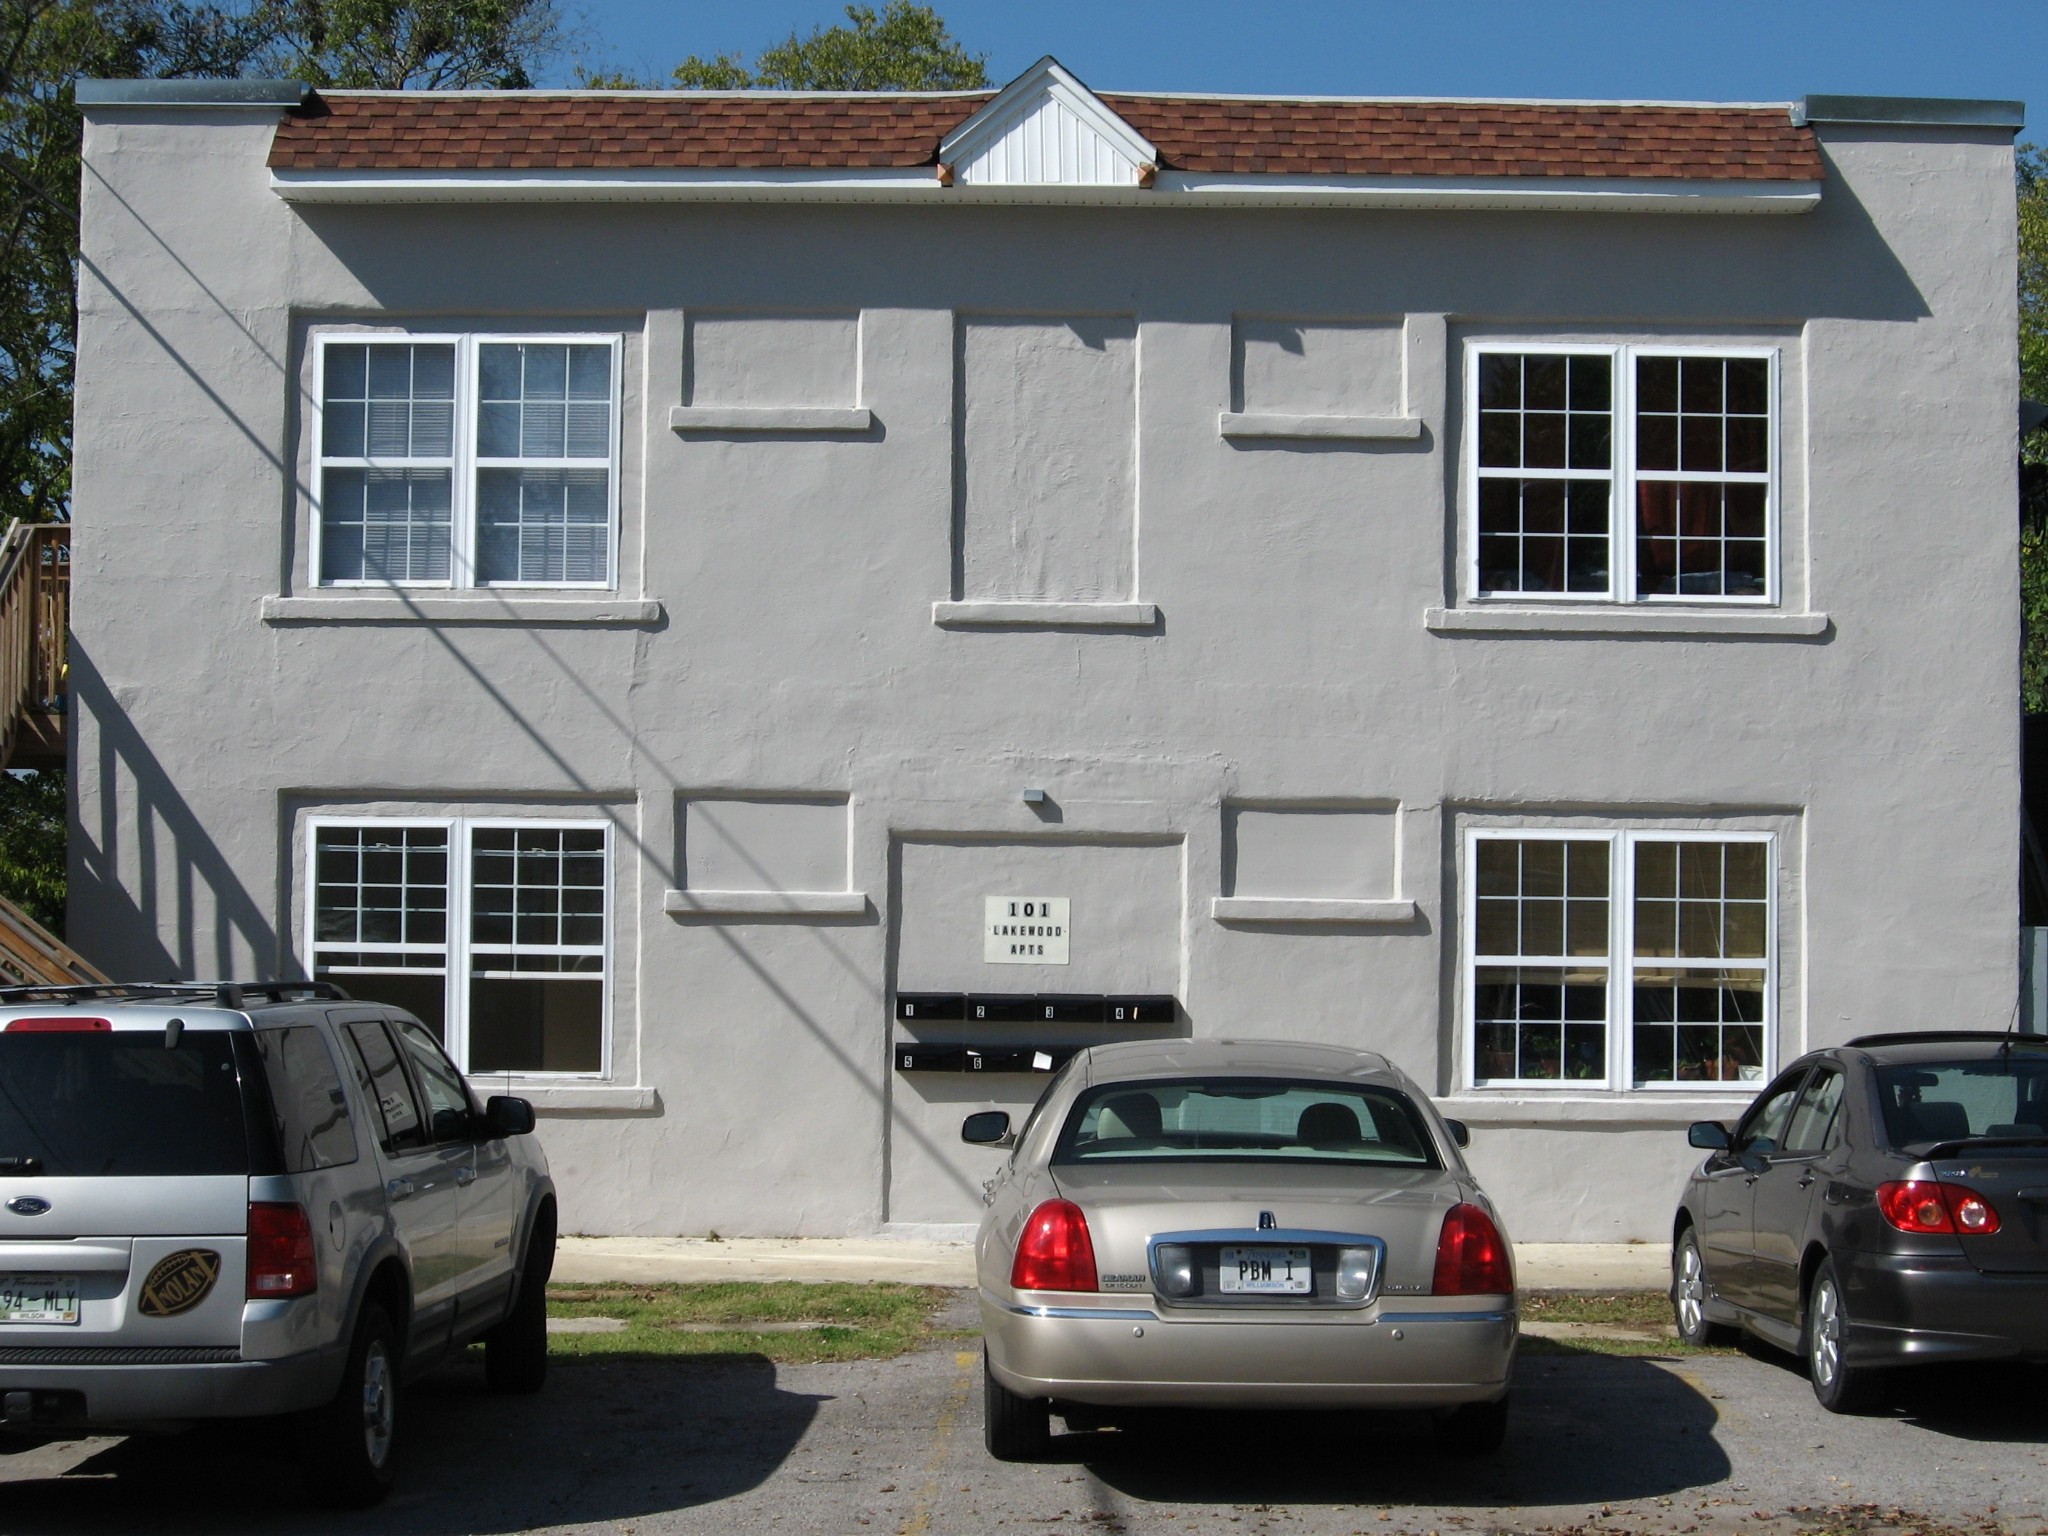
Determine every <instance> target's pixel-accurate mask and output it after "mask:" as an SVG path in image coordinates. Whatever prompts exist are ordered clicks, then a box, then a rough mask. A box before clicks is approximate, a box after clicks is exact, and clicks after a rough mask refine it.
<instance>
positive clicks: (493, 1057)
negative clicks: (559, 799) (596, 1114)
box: [306, 816, 612, 1077]
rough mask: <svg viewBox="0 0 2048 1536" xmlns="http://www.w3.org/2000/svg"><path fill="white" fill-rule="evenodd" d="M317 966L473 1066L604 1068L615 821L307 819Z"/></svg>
mask: <svg viewBox="0 0 2048 1536" xmlns="http://www.w3.org/2000/svg"><path fill="white" fill-rule="evenodd" d="M306 839H307V843H306V870H307V890H308V898H307V901H306V928H307V935H306V953H307V955H308V956H309V957H310V963H311V966H312V971H313V975H314V976H315V977H316V978H317V979H320V980H331V981H334V982H337V983H339V984H340V985H341V986H343V987H345V988H347V989H348V991H349V992H350V994H351V995H353V996H356V997H361V998H365V999H368V1000H371V1001H374V1002H383V1003H392V1004H395V1005H397V1006H398V1007H401V1008H404V1009H406V1010H407V1011H408V1012H410V1013H412V1014H414V1015H416V1016H417V1017H418V1018H419V1019H420V1020H421V1021H422V1022H423V1023H425V1024H426V1025H427V1026H428V1027H429V1028H431V1029H432V1030H433V1031H434V1033H435V1034H436V1035H437V1036H438V1037H439V1038H440V1039H441V1041H442V1043H443V1044H444V1045H446V1046H447V1048H448V1053H449V1055H450V1056H452V1057H453V1058H454V1059H455V1061H456V1063H457V1064H458V1065H459V1066H461V1067H462V1069H463V1070H464V1071H466V1072H510V1073H516V1074H519V1075H522V1076H531V1075H536V1074H545V1073H562V1074H569V1075H573V1076H579V1077H601V1076H604V1075H606V1073H607V1072H608V1071H609V1067H610V1062H609V1057H608V1053H607V1042H608V1041H609V1039H610V1029H609V1027H608V1023H609V1017H610V1011H611V1009H610V995H611V987H610V985H609V982H610V977H611V936H612V927H611V914H610V894H609V893H610V890H611V836H610V828H609V826H608V824H607V823H605V822H602V821H584V820H559V821H557V820H537V819H529V818H518V819H513V818H502V817H439V818H419V817H405V818H356V817H336V816H315V817H309V818H308V819H307V824H306Z"/></svg>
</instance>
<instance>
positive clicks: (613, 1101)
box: [470, 1073, 661, 1115]
mask: <svg viewBox="0 0 2048 1536" xmlns="http://www.w3.org/2000/svg"><path fill="white" fill-rule="evenodd" d="M470 1086H471V1087H473V1088H475V1089H476V1091H477V1092H478V1093H480V1094H482V1095H483V1096H484V1097H485V1098H489V1097H490V1096H491V1095H492V1094H493V1093H509V1094H511V1095H512V1096H513V1097H514V1098H520V1099H524V1100H526V1102H527V1103H529V1104H531V1105H532V1106H533V1109H534V1113H535V1114H538V1115H653V1114H659V1113H660V1112H661V1093H660V1090H658V1089H654V1088H624V1087H618V1086H616V1085H614V1084H611V1083H560V1084H555V1083H532V1084H522V1083H521V1082H520V1081H519V1079H518V1078H516V1077H515V1078H514V1079H513V1080H512V1086H511V1087H509V1088H504V1087H499V1086H497V1084H495V1083H494V1082H493V1081H492V1079H491V1076H490V1074H488V1073H487V1074H485V1075H483V1076H481V1077H479V1078H476V1079H475V1080H474V1081H473V1082H472V1083H471V1084H470Z"/></svg>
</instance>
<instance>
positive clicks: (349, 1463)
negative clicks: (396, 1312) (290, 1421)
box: [299, 1301, 399, 1509]
mask: <svg viewBox="0 0 2048 1536" xmlns="http://www.w3.org/2000/svg"><path fill="white" fill-rule="evenodd" d="M398 1370H399V1354H398V1331H397V1330H396V1329H395V1328H393V1327H392V1326H391V1319H390V1317H389V1316H387V1315H386V1314H385V1311H384V1309H383V1308H382V1307H380V1306H379V1305H377V1303H376V1302H374V1301H371V1302H365V1303H364V1304H363V1310H362V1311H361V1313H359V1314H358V1315H357V1317H356V1326H355V1332H354V1334H353V1335H352V1336H351V1337H350V1339H349V1347H348V1364H347V1366H346V1368H345V1369H344V1370H343V1371H342V1377H341V1387H340V1390H338V1391H337V1392H336V1393H335V1394H334V1400H333V1401H332V1402H330V1403H328V1404H327V1405H326V1406H325V1407H322V1408H315V1409H313V1410H312V1411H311V1412H310V1413H307V1414H305V1415H304V1416H303V1417H302V1418H301V1420H300V1422H299V1437H300V1461H301V1466H302V1469H303V1471H304V1473H305V1477H306V1482H307V1486H308V1487H309V1488H310V1489H311V1490H312V1493H313V1496H314V1497H315V1498H316V1499H318V1500H319V1501H320V1502H321V1503H323V1504H331V1505H334V1506H336V1507H337V1508H343V1509H360V1508H362V1507H364V1506H366V1505H370V1504H375V1503H378V1502H380V1501H381V1500H382V1499H383V1497H384V1495H385V1494H387V1493H389V1492H390V1491H391V1484H392V1480H393V1477H394V1475H395V1474H396V1472H397V1466H398V1418H399V1415H398Z"/></svg>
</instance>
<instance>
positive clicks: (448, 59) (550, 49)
mask: <svg viewBox="0 0 2048 1536" xmlns="http://www.w3.org/2000/svg"><path fill="white" fill-rule="evenodd" d="M251 16H252V19H253V21H254V22H255V24H256V25H257V27H258V28H259V30H260V31H261V32H262V33H263V35H264V45H263V47H262V49H261V50H260V52H259V53H258V55H257V63H258V66H259V68H260V69H261V70H262V72H263V73H265V74H275V75H278V76H280V77H282V78H285V79H290V80H303V81H305V82H306V83H307V84H308V85H316V86H334V87H337V88H339V89H343V90H386V91H401V90H424V91H453V90H465V89H474V88H479V87H481V88H485V89H497V90H521V89H524V88H526V87H528V86H531V85H532V84H533V73H534V70H535V69H536V68H538V67H539V65H541V64H543V63H545V62H547V61H548V60H550V59H553V58H555V57H556V56H558V55H559V54H560V53H561V52H562V51H563V50H564V49H565V48H566V47H567V46H568V42H569V32H568V29H567V28H566V27H565V25H564V24H563V21H562V17H561V13H560V12H559V11H558V10H557V9H556V6H555V0H259V4H258V5H257V6H256V8H255V10H254V11H253V12H252V13H251Z"/></svg>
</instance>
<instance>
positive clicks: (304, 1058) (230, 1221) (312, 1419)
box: [0, 982, 556, 1504]
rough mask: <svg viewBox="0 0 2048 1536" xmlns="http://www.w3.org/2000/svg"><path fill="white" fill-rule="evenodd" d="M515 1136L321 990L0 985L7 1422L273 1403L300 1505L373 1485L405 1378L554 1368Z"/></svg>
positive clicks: (380, 1028)
mask: <svg viewBox="0 0 2048 1536" xmlns="http://www.w3.org/2000/svg"><path fill="white" fill-rule="evenodd" d="M532 1129H533V1110H532V1107H531V1106H530V1105H528V1104H527V1103H526V1102H525V1101H524V1100H521V1099H514V1098H509V1097H500V1098H493V1099H491V1100H490V1101H489V1102H488V1103H483V1104H480V1103H478V1102H477V1100H476V1098H475V1097H474V1096H473V1095H472V1094H471V1092H470V1090H469V1086H468V1084H467V1083H465V1082H464V1081H463V1078H462V1075H461V1073H459V1072H457V1071H456V1070H455V1068H454V1066H453V1065H452V1064H450V1062H449V1060H448V1058H447V1056H446V1055H445V1054H444V1053H443V1052H442V1050H441V1047H440V1044H439V1042H438V1041H436V1040H435V1038H434V1037H433V1035H432V1034H431V1033H430V1032H429V1031H428V1030H427V1029H426V1028H425V1026H423V1025H422V1024H421V1023H420V1022H419V1021H418V1020H417V1019H415V1018H413V1017H412V1016H411V1015H410V1014H408V1013H406V1012H405V1011H404V1010H402V1009H397V1008H389V1007H385V1006H383V1005H381V1004H376V1003H367V1002H355V1001H352V1000H351V999H350V998H349V997H348V996H347V994H346V993H344V992H342V991H341V990H340V989H338V988H336V987H333V986H330V985H328V984H326V983H324V982H315V983H284V984H273V983H253V984H243V985H239V986H237V985H232V984H221V985H206V986H176V985H171V986H141V987H116V986H107V987H67V988H54V987H53V988H35V989H29V988H22V989H11V990H7V991H0V1433H4V1434H12V1435H30V1436H37V1437H44V1438H48V1437H52V1436H65V1435H81V1434H101V1433H108V1432H121V1431H126V1430H133V1429H148V1428H158V1427H168V1426H176V1425H182V1424H186V1423H189V1422H191V1421H193V1420H195V1419H211V1418H236V1417H249V1416H254V1415H263V1414H277V1415H283V1414H290V1415H293V1416H294V1417H295V1419H296V1422H297V1428H298V1430H299V1435H300V1443H301V1448H302V1450H303V1453H304V1460H305V1465H306V1470H307V1472H308V1474H309V1477H310V1480H311V1482H312V1484H313V1487H314V1489H315V1491H316V1492H317V1493H318V1494H320V1495H321V1496H323V1497H325V1498H326V1499H328V1500H331V1501H332V1502H336V1503H342V1504H365V1503H369V1502H372V1501H373V1500H375V1499H378V1498H381V1497H382V1496H383V1494H384V1493H385V1491H386V1490H387V1489H388V1488H389V1487H390V1485H391V1480H392V1474H393V1470H394V1468H395V1466H396V1458H397V1453H398V1447H399V1444H400V1441H401V1432H402V1430H403V1426H404V1423H405V1419H404V1414H403V1412H402V1411H401V1404H402V1401H403V1396H402V1394H403V1388H404V1384H405V1381H406V1379H407V1378H408V1377H410V1376H412V1375H414V1374H416V1373H418V1372H419V1371H422V1370H425V1369H427V1368H428V1367H430V1366H432V1365H433V1364H435V1363H436V1362H437V1361H440V1360H443V1359H446V1358H448V1357H450V1356H451V1355H453V1354H456V1353H458V1352H460V1351H461V1350H462V1349H464V1348H465V1347H466V1346H467V1345H469V1344H470V1343H472V1342H474V1341H476V1340H479V1339H480V1340H482V1341H483V1343H484V1363H485V1373H486V1375H487V1377H488V1379H489V1382H490V1384H491V1386H492V1387H494V1388H497V1389H499V1390H503V1391H514V1392H520V1391H533V1390H535V1389H536V1388H538V1387H539V1386H540V1385H541V1382H542V1380H543V1378H544V1376H545V1373H546V1369H547V1318H546V1313H545V1290H546V1285H547V1277H548V1272H549V1269H550V1266H551V1265H552V1263H553V1256H554V1247H555V1225H556V1222H555V1192H554V1184H553V1182H552V1180H550V1179H549V1177H548V1168H547V1160H546V1158H544V1157H543V1156H542V1155H541V1151H540V1148H539V1146H538V1144H537V1143H536V1142H535V1140H534V1138H533V1137H532V1136H531V1135H529V1134H527V1133H528V1132H530V1131H531V1130H532Z"/></svg>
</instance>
